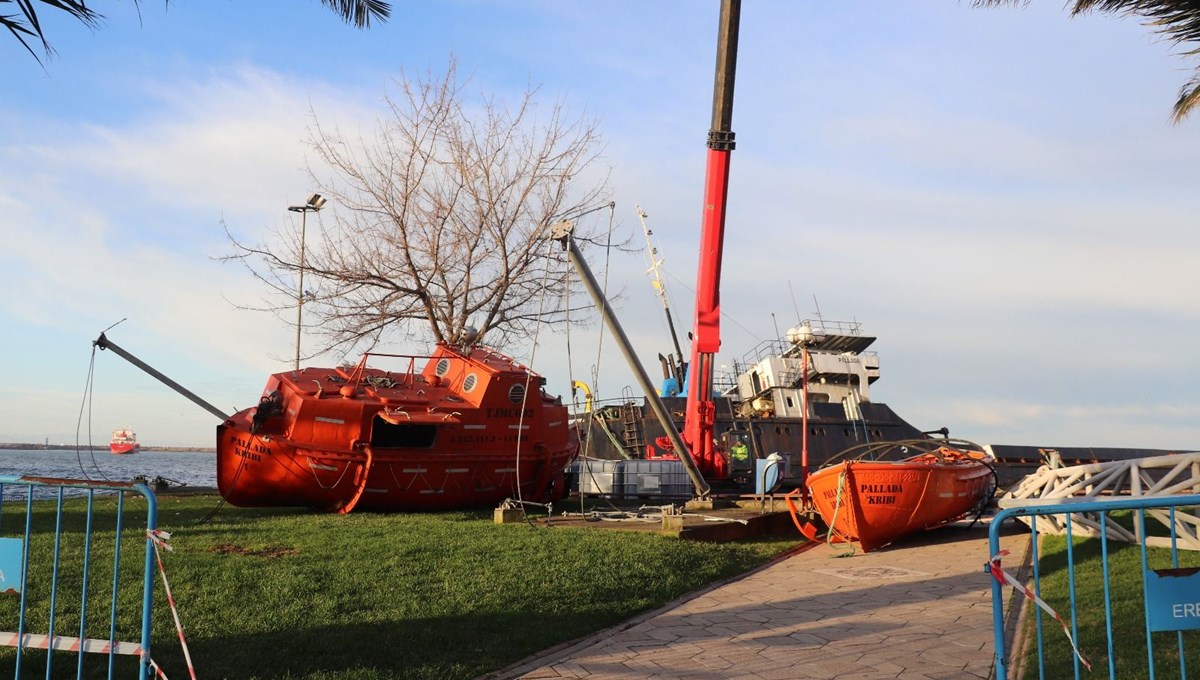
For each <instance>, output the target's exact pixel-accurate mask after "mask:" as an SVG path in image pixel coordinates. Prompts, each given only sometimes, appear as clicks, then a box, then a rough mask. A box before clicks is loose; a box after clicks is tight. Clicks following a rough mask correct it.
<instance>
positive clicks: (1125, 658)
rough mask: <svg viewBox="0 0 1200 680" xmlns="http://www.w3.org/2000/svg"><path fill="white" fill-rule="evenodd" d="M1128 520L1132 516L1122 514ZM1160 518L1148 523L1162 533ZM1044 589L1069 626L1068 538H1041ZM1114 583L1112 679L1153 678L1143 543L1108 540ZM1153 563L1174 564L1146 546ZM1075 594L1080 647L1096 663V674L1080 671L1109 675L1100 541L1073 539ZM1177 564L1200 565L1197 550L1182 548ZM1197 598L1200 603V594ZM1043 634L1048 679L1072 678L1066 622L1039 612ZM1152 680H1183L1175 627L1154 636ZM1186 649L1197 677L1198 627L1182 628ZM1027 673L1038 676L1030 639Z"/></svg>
mask: <svg viewBox="0 0 1200 680" xmlns="http://www.w3.org/2000/svg"><path fill="white" fill-rule="evenodd" d="M1118 519H1119V521H1122V523H1124V524H1126V525H1127V526H1129V524H1128V522H1127V521H1124V520H1120V518H1118ZM1158 527H1161V525H1157V523H1152V522H1150V521H1149V520H1148V521H1147V530H1148V531H1150V532H1151V533H1162V532H1160V531H1159V530H1158ZM1041 540H1042V557H1041V565H1040V566H1041V574H1042V581H1041V595H1042V599H1044V600H1046V602H1047V603H1049V604H1050V606H1051V607H1053V608H1054V609H1055V611H1057V612H1058V613H1059V614H1060V615H1061V616H1062V617H1063V618H1064V619H1066V620H1067V623H1068V625H1070V623H1071V621H1070V612H1071V608H1070V592H1069V580H1068V567H1067V565H1068V563H1067V541H1066V537H1064V536H1042V538H1041ZM1108 551H1109V552H1108V560H1109V583H1110V589H1111V603H1112V618H1113V647H1114V654H1113V658H1114V664H1115V670H1116V674H1115V677H1117V678H1121V680H1126V679H1131V680H1137V679H1140V678H1149V677H1150V672H1149V662H1148V661H1147V655H1146V616H1145V610H1144V602H1145V599H1144V597H1143V594H1142V562H1141V549H1140V548H1139V547H1138V546H1137V545H1131V544H1128V543H1122V542H1120V541H1113V540H1110V541H1109V542H1108ZM1147 556H1148V561H1149V566H1150V568H1151V569H1164V568H1168V567H1170V566H1171V552H1170V550H1169V549H1165V548H1150V549H1148V551H1147ZM1074 562H1075V596H1076V610H1077V613H1078V615H1077V624H1078V627H1079V636H1078V638H1079V639H1078V642H1079V648H1080V650H1081V651H1082V652H1083V654H1084V656H1086V657H1087V658H1088V660H1089V661H1091V663H1092V669H1093V670H1092V672H1091V673H1090V674H1088V673H1087V671H1086V670H1083V668H1082V666H1081V667H1080V668H1081V675H1082V676H1083V677H1098V678H1107V677H1109V673H1108V651H1107V649H1108V638H1107V632H1106V631H1107V627H1106V625H1105V614H1104V576H1103V571H1102V555H1101V546H1100V541H1099V539H1091V538H1089V539H1078V538H1077V539H1075V542H1074ZM1179 564H1180V566H1184V567H1194V566H1200V555H1198V554H1196V553H1194V552H1189V551H1186V550H1181V551H1179ZM1197 600H1198V601H1200V594H1198V597H1197ZM1036 608H1037V607H1036V605H1033V604H1032V603H1030V604H1029V606H1028V607H1027V609H1026V612H1027V614H1028V617H1027V619H1026V621H1025V623H1026V626H1025V629H1024V630H1025V635H1028V636H1030V638H1029V640H1030V641H1031V642H1033V643H1035V642H1036V640H1035V639H1034V638H1033V637H1032V636H1034V635H1036V631H1035V629H1034V618H1033V611H1034V610H1035V609H1036ZM1042 631H1043V632H1042V639H1043V641H1044V645H1045V667H1044V670H1045V675H1044V676H1041V677H1046V678H1073V677H1075V675H1074V673H1075V671H1074V666H1073V655H1072V652H1071V647H1070V643H1069V642H1068V641H1067V638H1066V636H1065V635H1063V633H1062V627H1061V626H1060V625H1059V624H1058V622H1056V621H1055V620H1054V619H1053V618H1051V617H1050V616H1049V615H1043V617H1042ZM1151 639H1152V643H1153V648H1154V664H1155V665H1154V671H1155V678H1156V679H1162V680H1167V679H1170V678H1180V677H1181V674H1180V666H1179V646H1180V645H1179V635H1178V634H1177V633H1175V632H1156V633H1154V634H1153V637H1152V638H1151ZM1183 647H1184V650H1185V652H1184V654H1185V661H1186V664H1187V666H1186V667H1187V676H1186V677H1192V678H1196V677H1200V631H1194V630H1193V631H1185V632H1184V633H1183ZM1021 677H1022V678H1027V679H1034V678H1038V677H1040V676H1039V668H1038V660H1037V649H1036V644H1031V645H1030V647H1029V653H1028V654H1027V655H1026V658H1025V659H1024V665H1023V672H1022V673H1021Z"/></svg>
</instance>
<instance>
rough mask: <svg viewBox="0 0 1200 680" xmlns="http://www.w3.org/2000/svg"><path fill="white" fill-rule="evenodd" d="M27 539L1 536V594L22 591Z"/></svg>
mask: <svg viewBox="0 0 1200 680" xmlns="http://www.w3.org/2000/svg"><path fill="white" fill-rule="evenodd" d="M24 557H25V540H24V539H21V538H0V595H3V594H5V593H19V592H21V561H22V559H23V558H24Z"/></svg>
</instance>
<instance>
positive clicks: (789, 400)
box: [786, 397, 796, 408]
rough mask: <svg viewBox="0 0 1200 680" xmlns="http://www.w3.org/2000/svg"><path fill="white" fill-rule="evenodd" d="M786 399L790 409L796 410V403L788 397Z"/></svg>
mask: <svg viewBox="0 0 1200 680" xmlns="http://www.w3.org/2000/svg"><path fill="white" fill-rule="evenodd" d="M786 399H787V407H788V408H796V403H795V402H793V401H792V398H791V397H787V398H786Z"/></svg>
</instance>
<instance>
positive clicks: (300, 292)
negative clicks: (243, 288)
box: [288, 194, 325, 371]
mask: <svg viewBox="0 0 1200 680" xmlns="http://www.w3.org/2000/svg"><path fill="white" fill-rule="evenodd" d="M324 206H325V199H324V198H323V197H322V196H321V194H313V195H312V196H310V197H309V198H308V202H307V203H305V204H304V205H289V206H288V210H289V211H290V212H298V213H300V283H299V285H298V286H297V287H296V364H295V370H297V371H298V370H300V328H301V318H302V317H301V315H302V314H303V311H304V231H305V227H306V226H307V225H306V224H305V222H306V221H307V218H308V213H310V212H316V211H318V210H320V209H321V208H323V207H324Z"/></svg>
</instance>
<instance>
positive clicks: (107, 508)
mask: <svg viewBox="0 0 1200 680" xmlns="http://www.w3.org/2000/svg"><path fill="white" fill-rule="evenodd" d="M129 493H137V494H140V495H141V496H142V497H144V498H145V512H146V523H145V526H144V527H142V526H140V522H139V523H138V526H133V527H126V526H125V524H126V522H125V515H126V513H127V512H128V513H129V514H131V515H132V514H133V513H140V511H141V508H140V507H137V501H138V500H139V499H138V498H137V497H136V496H134V497H132V499H131V500H130V501H128V502H127V500H126V495H127V494H129ZM127 506H128V507H127ZM157 507H158V504H157V500H156V499H155V496H154V492H153V491H151V490H150V488H149V487H148V486H146V485H145V484H135V483H128V482H103V483H101V482H95V481H90V480H76V479H53V478H44V477H13V476H3V475H0V659H13V660H14V675H13V677H14V678H18V679H19V678H21V677H22V672H23V671H29V672H31V673H33V674H35V675H44V677H46V678H51V677H63V676H62V672H63V671H62V668H61V666H60V665H58V664H62V663H65V662H63V661H60V659H61V658H62V657H63V656H64V654H62V653H63V652H65V653H66V654H67V655H68V660H69V661H70V662H73V665H74V667H75V676H76V677H77V678H83V677H98V676H99V675H101V674H103V673H104V669H101V668H98V664H106V665H107V677H108V678H110V679H111V678H113V677H130V676H131V675H132V674H133V664H134V663H136V668H137V673H138V677H139V678H142V679H143V680H145V679H146V678H150V677H153V673H152V670H151V661H150V623H151V605H152V595H153V592H154V589H153V584H154V571H153V569H154V558H155V554H154V544H153V542H152V541H151V539H150V532H151V531H154V530H155V529H157V528H158V527H157V521H158V520H157V515H158V510H157ZM130 542H132V545H133V547H132V548H129V547H127V548H126V552H128V550H130V549H132V550H135V551H136V550H138V549H139V546H140V549H141V550H142V554H139V553H137V552H135V553H134V557H133V559H135V560H136V559H138V558H141V559H140V560H139V561H140V563H141V567H140V572H139V567H138V566H137V565H138V562H134V561H131V560H130V559H128V558H127V556H124V555H122V544H125V545H126V546H128V545H129V544H130ZM123 558H124V559H125V561H124V562H123V561H122V560H123ZM139 575H140V589H141V592H140V594H139V593H137V592H136V591H135V589H134V587H133V586H130V585H126V586H124V587H123V586H122V584H123V583H124V584H129V583H130V582H131V581H135V580H138V576H139ZM93 577H95V578H94V579H93ZM109 579H111V585H108V586H105V585H104V583H105V581H106V580H109ZM93 581H95V582H93ZM139 598H140V600H139ZM139 604H140V609H139ZM89 605H97V606H94V607H91V608H89ZM96 609H99V611H101V612H104V613H107V614H108V626H107V630H103V629H102V626H103V620H102V617H103V614H100V616H99V617H93V618H91V619H90V618H89V616H91V615H92V614H93V611H94V610H96ZM64 619H65V622H64ZM14 627H15V630H13V628H14ZM139 629H140V639H139V641H138V642H124V641H121V639H120V638H121V637H122V636H125V637H133V634H134V633H135V632H137V631H138V630H139ZM66 633H70V634H69V635H68V634H66ZM10 647H11V648H15V650H6V649H5V648H10ZM56 652H60V653H59V654H58V655H56V654H55V653H56ZM70 655H73V656H74V658H73V659H71V658H70ZM89 655H90V656H89ZM85 656H86V657H87V659H88V661H89V662H91V665H88V664H85ZM105 657H106V658H105ZM131 657H136V661H135V660H134V659H132V658H131ZM4 665H7V664H4ZM85 667H86V668H85ZM56 670H57V672H55V671H56ZM85 670H86V671H87V675H86V676H85ZM30 677H34V675H31V676H30Z"/></svg>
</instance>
